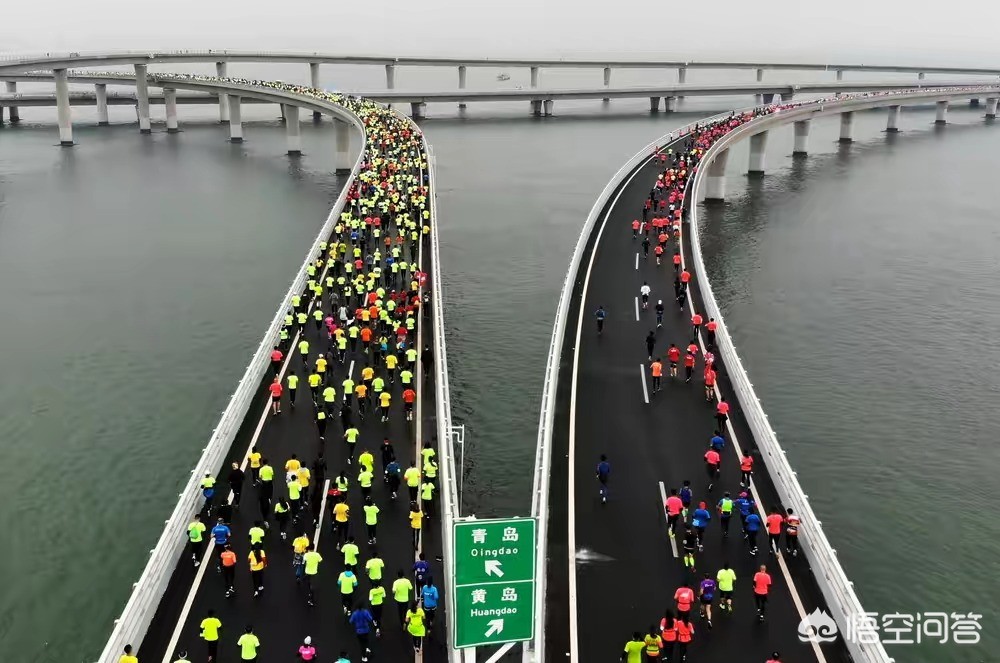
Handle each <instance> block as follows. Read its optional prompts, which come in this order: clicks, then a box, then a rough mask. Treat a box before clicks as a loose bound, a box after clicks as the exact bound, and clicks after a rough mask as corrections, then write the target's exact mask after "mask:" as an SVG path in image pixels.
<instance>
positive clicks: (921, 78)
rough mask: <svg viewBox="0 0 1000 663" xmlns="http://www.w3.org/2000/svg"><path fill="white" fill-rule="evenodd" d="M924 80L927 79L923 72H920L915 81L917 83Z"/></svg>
mask: <svg viewBox="0 0 1000 663" xmlns="http://www.w3.org/2000/svg"><path fill="white" fill-rule="evenodd" d="M925 78H927V74H925V73H924V72H920V73H919V74H917V80H918V81H922V80H924V79H925Z"/></svg>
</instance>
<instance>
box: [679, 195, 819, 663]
mask: <svg viewBox="0 0 1000 663" xmlns="http://www.w3.org/2000/svg"><path fill="white" fill-rule="evenodd" d="M692 204H697V203H692ZM677 246H678V248H680V252H681V269H684V268H685V260H684V225H683V224H681V229H680V232H679V233H678V236H677ZM689 287H690V284H689ZM689 292H690V291H689ZM688 305H689V306H690V310H691V315H694V313H695V306H694V298H693V297H688ZM698 345H699V346H700V348H701V355H702V357H704V356H705V339H704V337H703V335H702V333H701V331H699V332H698ZM712 392H713V393H714V394H715V402H716V403H718V402H719V400H720V399H721V398H722V392H721V391H720V390H719V384H718V381H716V383H715V385H714V386H713V387H712ZM726 432H728V433H729V439H730V440H731V441H732V443H733V444H732V448H733V453H735V454H736V457H737V459H738V460H742V459H743V450H742V448H741V447H740V442H739V440H738V439H737V438H736V430H735V429H734V428H733V422H732V420H731V419H727V420H726ZM754 484H755V482H754V481H751V482H750V492H751V494H752V495H753V500H754V502H755V503H756V504H757V508H758V509H759V508H762V502H761V499H760V493H758V492H757V487H756V485H754ZM768 545H770V544H768ZM775 557H777V559H778V567H779V568H780V569H781V575H782V576H783V577H784V578H785V585H786V586H787V587H788V593H789V594H790V595H791V597H792V603H793V604H795V609H796V611H798V613H799V619H805V618H806V608H805V606H804V605H803V604H802V598H801V597H800V596H799V590H798V588H797V587H796V586H795V581H794V580H792V574H791V572H790V571H789V570H788V565H787V564H786V563H785V558H784V557H783V556H782V555H781V553H780V552H779V553H777V554H776V555H775ZM811 644H812V649H813V653H814V654H815V655H816V660H817V661H819V663H826V656H825V655H824V654H823V650H822V649H821V648H820V646H819V644H818V643H817V642H812V643H811Z"/></svg>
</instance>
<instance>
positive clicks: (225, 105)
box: [215, 62, 229, 124]
mask: <svg viewBox="0 0 1000 663" xmlns="http://www.w3.org/2000/svg"><path fill="white" fill-rule="evenodd" d="M215 75H216V76H218V77H219V78H226V63H225V62H216V63H215ZM226 122H229V95H226V94H220V95H219V124H225V123H226Z"/></svg>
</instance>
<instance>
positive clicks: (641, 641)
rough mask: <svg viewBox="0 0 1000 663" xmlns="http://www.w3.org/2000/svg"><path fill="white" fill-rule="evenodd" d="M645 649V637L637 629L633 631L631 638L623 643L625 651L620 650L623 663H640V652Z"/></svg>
mask: <svg viewBox="0 0 1000 663" xmlns="http://www.w3.org/2000/svg"><path fill="white" fill-rule="evenodd" d="M645 650H646V639H645V638H643V637H642V633H640V632H639V631H636V632H634V633H633V634H632V639H631V640H629V641H628V642H626V643H625V651H623V652H622V661H623V663H642V653H643V652H644V651H645Z"/></svg>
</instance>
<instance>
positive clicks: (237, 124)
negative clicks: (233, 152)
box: [229, 95, 243, 143]
mask: <svg viewBox="0 0 1000 663" xmlns="http://www.w3.org/2000/svg"><path fill="white" fill-rule="evenodd" d="M229 142H230V143H242V142H243V113H242V112H241V111H240V98H239V97H237V96H236V95H229Z"/></svg>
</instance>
